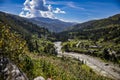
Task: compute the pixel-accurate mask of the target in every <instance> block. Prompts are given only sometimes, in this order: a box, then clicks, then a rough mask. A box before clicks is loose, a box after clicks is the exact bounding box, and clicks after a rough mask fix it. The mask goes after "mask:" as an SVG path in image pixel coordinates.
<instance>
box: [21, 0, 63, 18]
mask: <svg viewBox="0 0 120 80" xmlns="http://www.w3.org/2000/svg"><path fill="white" fill-rule="evenodd" d="M54 14H65V11H62V10H61V9H60V8H56V9H55V10H54V9H53V7H52V6H51V5H48V4H46V0H26V1H25V2H24V8H23V9H22V12H21V13H20V14H19V15H20V16H22V17H28V18H32V17H46V18H56V17H55V16H54Z"/></svg>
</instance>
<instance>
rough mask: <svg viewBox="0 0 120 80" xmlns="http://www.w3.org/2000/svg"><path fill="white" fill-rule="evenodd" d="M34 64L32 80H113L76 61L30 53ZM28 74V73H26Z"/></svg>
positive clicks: (30, 76)
mask: <svg viewBox="0 0 120 80" xmlns="http://www.w3.org/2000/svg"><path fill="white" fill-rule="evenodd" d="M28 56H29V57H30V58H31V60H32V62H33V69H32V75H29V78H30V80H32V79H33V78H35V77H37V76H43V77H44V78H45V79H47V78H51V79H52V80H112V79H109V78H106V77H103V76H100V75H98V74H96V73H95V72H94V71H93V70H92V69H91V68H89V67H88V66H86V65H85V64H82V62H80V61H77V60H76V59H72V58H67V57H62V58H58V57H56V56H50V55H39V54H34V53H28ZM26 73H27V72H26Z"/></svg>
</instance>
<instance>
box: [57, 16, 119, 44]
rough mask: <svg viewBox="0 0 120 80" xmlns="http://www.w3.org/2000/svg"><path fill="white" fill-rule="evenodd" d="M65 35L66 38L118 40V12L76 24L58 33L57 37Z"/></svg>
mask: <svg viewBox="0 0 120 80" xmlns="http://www.w3.org/2000/svg"><path fill="white" fill-rule="evenodd" d="M60 35H62V36H65V37H66V39H68V38H79V39H92V40H98V39H100V38H102V39H104V40H105V41H107V40H109V41H114V42H117V43H118V42H119V41H120V14H117V15H115V16H112V17H109V18H105V19H101V20H93V21H89V22H85V23H82V24H77V25H75V26H73V27H71V28H69V29H68V30H67V31H65V32H62V33H60V34H59V37H60V38H61V36H60Z"/></svg>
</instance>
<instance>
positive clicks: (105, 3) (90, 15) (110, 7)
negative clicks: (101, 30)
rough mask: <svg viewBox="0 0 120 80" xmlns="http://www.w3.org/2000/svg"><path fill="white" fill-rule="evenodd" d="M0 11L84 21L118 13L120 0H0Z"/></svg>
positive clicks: (26, 15)
mask: <svg viewBox="0 0 120 80" xmlns="http://www.w3.org/2000/svg"><path fill="white" fill-rule="evenodd" d="M25 1H26V3H25ZM35 1H36V2H35ZM31 4H32V6H31ZM36 5H37V6H36ZM28 7H32V8H33V9H32V10H30V8H28ZM0 11H4V12H8V13H12V14H16V15H20V13H21V16H24V17H49V18H58V19H61V20H65V21H73V22H85V21H88V20H93V19H101V18H106V17H109V16H112V15H115V14H118V13H120V1H119V0H33V1H31V0H0ZM27 12H28V13H27Z"/></svg>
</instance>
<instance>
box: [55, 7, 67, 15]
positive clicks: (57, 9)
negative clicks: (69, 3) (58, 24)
mask: <svg viewBox="0 0 120 80" xmlns="http://www.w3.org/2000/svg"><path fill="white" fill-rule="evenodd" d="M53 12H54V13H63V14H65V13H66V12H65V11H62V10H61V9H60V8H56V10H54V11H53Z"/></svg>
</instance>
